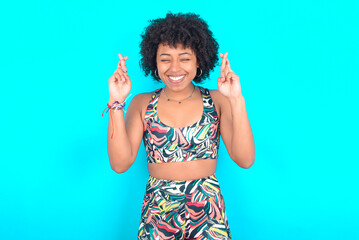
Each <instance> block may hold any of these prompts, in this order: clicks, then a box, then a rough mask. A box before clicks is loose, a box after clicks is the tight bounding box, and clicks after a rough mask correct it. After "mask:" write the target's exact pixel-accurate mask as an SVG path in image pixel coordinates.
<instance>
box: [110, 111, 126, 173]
mask: <svg viewBox="0 0 359 240" xmlns="http://www.w3.org/2000/svg"><path fill="white" fill-rule="evenodd" d="M110 111H111V117H112V121H111V117H110V118H109V124H108V137H107V150H108V156H109V159H110V164H111V168H112V169H113V170H114V171H116V172H125V171H126V170H127V169H128V168H129V167H130V166H131V158H132V151H131V144H130V141H129V138H128V135H127V131H126V126H125V119H124V112H123V111H122V110H116V111H114V110H113V109H111V110H110ZM111 136H112V138H111Z"/></svg>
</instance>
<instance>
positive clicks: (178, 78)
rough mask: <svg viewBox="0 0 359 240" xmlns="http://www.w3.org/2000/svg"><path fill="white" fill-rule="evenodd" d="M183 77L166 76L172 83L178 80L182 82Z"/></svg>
mask: <svg viewBox="0 0 359 240" xmlns="http://www.w3.org/2000/svg"><path fill="white" fill-rule="evenodd" d="M184 76H185V75H181V76H177V77H174V76H168V78H169V79H171V80H172V81H179V80H182V78H184Z"/></svg>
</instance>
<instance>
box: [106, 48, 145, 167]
mask: <svg viewBox="0 0 359 240" xmlns="http://www.w3.org/2000/svg"><path fill="white" fill-rule="evenodd" d="M119 59H120V61H119V63H118V65H117V69H116V71H115V72H114V74H113V75H112V76H111V77H110V79H109V91H110V100H109V103H108V104H110V105H111V104H112V103H113V102H114V101H118V102H120V103H121V102H123V101H124V100H125V99H126V97H127V95H128V94H129V92H130V90H131V87H132V84H131V80H130V77H129V76H128V75H127V67H126V63H125V61H126V60H127V59H128V57H123V56H122V55H121V54H119ZM141 99H142V98H141V97H140V95H137V96H135V97H134V98H133V99H132V101H131V104H130V105H129V107H128V109H127V113H126V121H125V118H124V112H123V111H122V110H116V111H115V110H113V109H111V110H110V114H111V117H110V119H109V124H108V137H107V151H108V156H109V159H110V164H111V168H112V169H113V170H114V171H116V172H118V173H122V172H125V171H127V170H128V169H129V168H130V166H131V165H132V164H133V162H134V161H135V159H136V155H137V152H138V148H139V147H140V144H141V139H142V134H143V125H142V124H143V123H142V120H141V101H140V100H141ZM112 133H113V135H112Z"/></svg>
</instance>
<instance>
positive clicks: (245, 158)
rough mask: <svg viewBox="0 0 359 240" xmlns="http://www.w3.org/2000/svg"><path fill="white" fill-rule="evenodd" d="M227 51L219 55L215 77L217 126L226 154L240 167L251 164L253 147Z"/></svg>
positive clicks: (239, 91)
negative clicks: (218, 67) (216, 82)
mask: <svg viewBox="0 0 359 240" xmlns="http://www.w3.org/2000/svg"><path fill="white" fill-rule="evenodd" d="M227 55H228V53H226V54H224V55H223V54H220V56H221V57H222V64H221V77H220V78H218V90H219V91H218V92H216V93H217V94H216V95H217V99H218V100H219V105H220V109H221V116H220V129H221V135H222V139H223V142H224V144H225V145H226V148H227V151H228V154H229V156H230V157H231V158H232V160H233V161H234V162H236V163H237V164H238V165H239V166H240V167H243V168H249V167H250V166H252V165H253V163H254V158H255V150H254V138H253V134H252V129H251V126H250V124H249V120H248V115H247V111H246V106H245V101H244V97H243V96H242V93H241V86H240V83H239V77H238V76H237V75H236V74H235V73H234V72H233V71H232V69H231V68H230V64H229V60H228V58H227Z"/></svg>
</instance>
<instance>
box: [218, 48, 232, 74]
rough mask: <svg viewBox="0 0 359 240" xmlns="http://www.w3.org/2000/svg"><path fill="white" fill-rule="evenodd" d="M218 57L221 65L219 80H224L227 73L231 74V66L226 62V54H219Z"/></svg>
mask: <svg viewBox="0 0 359 240" xmlns="http://www.w3.org/2000/svg"><path fill="white" fill-rule="evenodd" d="M219 56H220V57H221V58H222V63H221V78H226V76H227V75H228V73H230V72H233V71H232V69H231V65H230V63H229V60H228V52H226V53H225V54H222V53H220V54H219Z"/></svg>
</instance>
